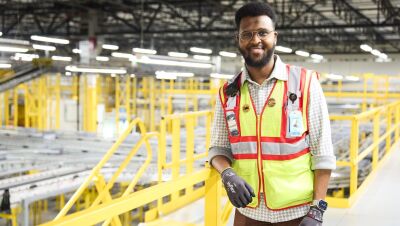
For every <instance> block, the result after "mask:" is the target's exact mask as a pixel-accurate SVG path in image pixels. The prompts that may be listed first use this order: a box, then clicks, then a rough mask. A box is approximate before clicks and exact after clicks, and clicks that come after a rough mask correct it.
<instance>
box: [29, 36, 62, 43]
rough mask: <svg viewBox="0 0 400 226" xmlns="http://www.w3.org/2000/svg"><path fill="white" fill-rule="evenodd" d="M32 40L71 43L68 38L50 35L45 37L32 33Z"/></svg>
mask: <svg viewBox="0 0 400 226" xmlns="http://www.w3.org/2000/svg"><path fill="white" fill-rule="evenodd" d="M31 39H32V40H35V41H39V42H51V43H57V44H63V45H66V44H69V40H67V39H62V38H50V37H44V36H39V35H32V36H31Z"/></svg>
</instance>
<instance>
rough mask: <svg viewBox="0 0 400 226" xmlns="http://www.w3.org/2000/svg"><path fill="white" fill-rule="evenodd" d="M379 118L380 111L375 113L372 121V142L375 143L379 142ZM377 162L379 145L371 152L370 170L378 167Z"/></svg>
mask: <svg viewBox="0 0 400 226" xmlns="http://www.w3.org/2000/svg"><path fill="white" fill-rule="evenodd" d="M379 118H380V111H377V112H376V113H375V115H374V119H373V142H374V143H376V142H378V140H379ZM378 160H379V144H377V145H376V147H375V148H374V150H373V153H372V169H373V170H374V169H376V167H377V166H378Z"/></svg>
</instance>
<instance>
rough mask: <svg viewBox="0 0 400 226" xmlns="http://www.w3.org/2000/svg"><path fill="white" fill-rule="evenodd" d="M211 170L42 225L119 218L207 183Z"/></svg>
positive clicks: (60, 225) (73, 225)
mask: <svg viewBox="0 0 400 226" xmlns="http://www.w3.org/2000/svg"><path fill="white" fill-rule="evenodd" d="M210 173H211V169H210V168H205V169H202V170H200V171H197V172H194V173H190V174H187V175H185V176H182V177H180V178H178V179H176V180H172V181H168V182H163V183H160V184H157V185H154V186H151V187H148V188H145V189H143V190H140V191H137V192H134V193H131V194H129V195H126V196H125V197H120V198H116V199H114V200H111V201H109V202H107V203H103V204H100V205H97V206H94V207H91V208H89V209H86V210H82V211H80V212H76V213H72V214H70V215H68V216H65V217H64V218H59V219H56V220H54V221H51V222H48V223H45V224H42V225H41V226H76V225H94V224H97V223H99V222H102V221H105V220H107V219H109V218H111V217H113V216H118V215H120V214H122V213H125V212H127V211H129V210H132V209H135V208H138V207H140V206H143V205H145V204H148V203H150V202H152V201H154V200H157V199H159V198H162V197H164V196H166V195H169V194H170V193H171V192H177V191H179V190H181V189H184V188H186V187H188V186H190V185H193V184H196V183H200V182H202V181H205V180H206V179H207V178H209V177H210Z"/></svg>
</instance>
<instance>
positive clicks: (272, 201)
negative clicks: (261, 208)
mask: <svg viewBox="0 0 400 226" xmlns="http://www.w3.org/2000/svg"><path fill="white" fill-rule="evenodd" d="M310 161H311V159H310V154H309V153H308V154H305V155H302V156H300V157H298V158H295V159H291V160H283V161H276V160H264V161H263V174H264V175H263V177H264V185H265V191H264V192H265V196H266V200H267V206H268V208H270V209H283V208H288V207H293V206H297V205H301V204H305V203H307V202H311V201H312V198H313V189H314V188H313V185H314V173H313V172H312V170H311V168H310V166H311V164H310Z"/></svg>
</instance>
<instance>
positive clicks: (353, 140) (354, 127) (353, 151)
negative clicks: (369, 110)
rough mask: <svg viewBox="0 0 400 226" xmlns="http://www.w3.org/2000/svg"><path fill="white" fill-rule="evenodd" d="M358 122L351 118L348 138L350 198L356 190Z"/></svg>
mask: <svg viewBox="0 0 400 226" xmlns="http://www.w3.org/2000/svg"><path fill="white" fill-rule="evenodd" d="M358 125H359V121H358V119H357V118H355V117H354V118H353V119H352V122H351V137H350V163H351V167H350V196H351V195H352V194H354V193H355V192H356V190H357V185H358V135H359V128H358Z"/></svg>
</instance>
